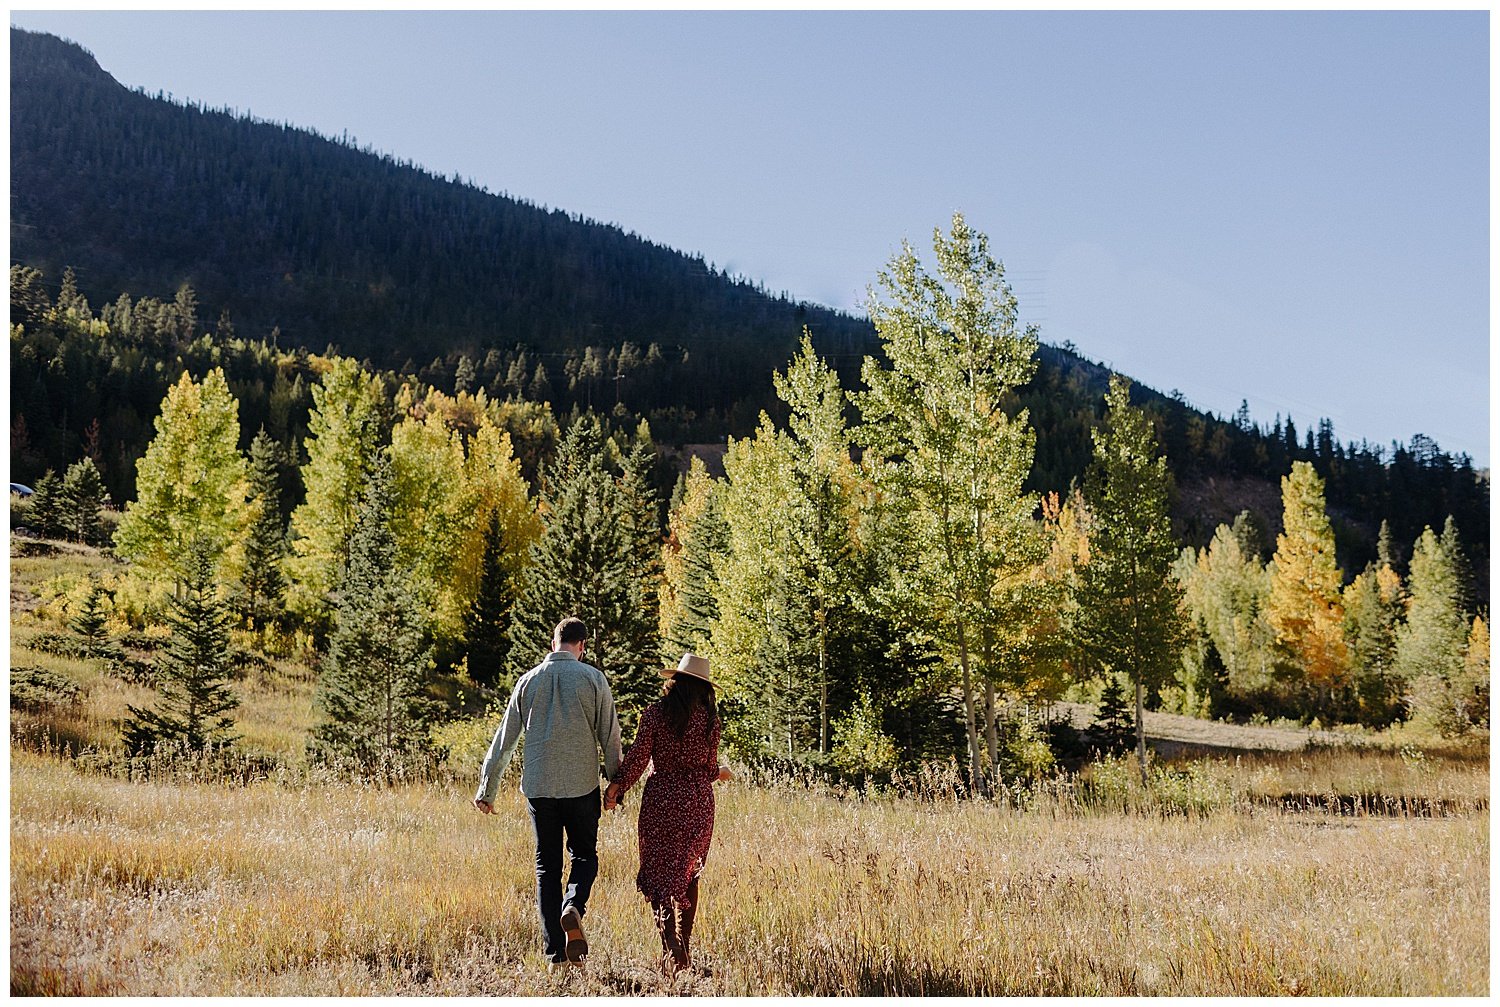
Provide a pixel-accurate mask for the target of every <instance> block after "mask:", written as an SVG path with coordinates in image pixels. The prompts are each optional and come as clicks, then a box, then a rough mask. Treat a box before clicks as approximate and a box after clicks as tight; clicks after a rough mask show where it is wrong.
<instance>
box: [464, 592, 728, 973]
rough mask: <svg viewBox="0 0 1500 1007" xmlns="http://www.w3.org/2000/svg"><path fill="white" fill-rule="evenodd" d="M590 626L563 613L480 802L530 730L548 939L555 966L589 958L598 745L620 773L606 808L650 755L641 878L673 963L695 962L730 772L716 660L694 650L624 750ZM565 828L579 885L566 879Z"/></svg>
mask: <svg viewBox="0 0 1500 1007" xmlns="http://www.w3.org/2000/svg"><path fill="white" fill-rule="evenodd" d="M587 642H588V628H587V627H586V626H585V625H584V624H583V622H582V621H581V620H578V619H571V618H570V619H564V620H563V621H562V622H560V623H558V625H557V629H556V630H555V631H554V633H553V636H552V653H550V654H548V655H547V657H546V658H545V659H544V660H543V661H542V663H541V664H539V665H537V666H536V667H535V668H533V669H531V670H530V671H529V672H527V673H526V674H525V675H522V676H521V679H520V681H518V682H517V683H516V688H515V691H514V692H512V693H511V697H510V703H509V705H508V706H507V707H506V710H505V718H504V720H503V721H502V722H501V724H500V728H499V730H498V731H496V732H495V740H494V741H493V742H492V743H491V744H490V750H489V754H487V755H486V756H485V759H484V765H483V766H482V767H481V769H480V774H479V776H480V779H479V791H478V793H476V794H475V795H474V806H475V807H476V808H478V809H479V810H480V811H481V812H483V813H484V814H487V815H490V814H494V811H495V809H494V803H495V795H496V793H497V792H498V791H499V788H500V777H501V776H502V775H503V774H504V772H505V768H506V766H507V765H509V763H510V760H511V756H512V755H514V754H515V750H516V743H517V742H518V741H519V740H520V738H521V735H522V734H525V736H526V753H525V757H524V759H523V765H522V767H521V793H522V794H523V795H524V796H525V798H526V804H527V809H528V810H529V812H530V814H531V824H532V829H533V831H534V833H535V836H536V902H537V912H538V914H539V915H540V916H541V920H542V935H543V948H544V951H545V953H546V955H547V958H548V960H549V961H550V962H551V963H552V964H553V965H554V967H562V966H564V965H565V964H572V965H581V964H582V963H583V960H584V958H585V957H586V956H587V955H588V941H587V940H586V939H585V937H584V933H583V917H584V914H585V913H586V912H587V907H588V898H589V891H590V890H591V889H592V888H593V884H594V879H595V877H596V876H597V875H598V873H599V859H598V853H597V839H598V833H599V816H600V795H599V753H600V752H601V751H602V752H603V754H604V774H605V776H606V777H608V778H609V780H610V781H611V782H610V784H609V786H608V788H607V789H606V790H605V791H604V797H603V807H604V810H605V811H610V810H613V809H614V808H615V807H617V806H618V805H619V802H620V798H621V797H622V796H623V795H624V793H625V792H626V791H627V790H629V789H630V788H631V786H633V785H634V784H635V782H636V781H637V780H639V779H640V777H641V774H642V773H644V772H645V771H646V766H647V764H648V763H649V764H650V765H651V766H652V773H651V776H650V777H649V778H648V779H647V780H646V789H645V793H644V795H643V796H642V798H641V810H640V817H639V820H638V822H637V825H636V833H637V838H638V840H639V844H640V870H639V872H638V873H637V874H636V880H635V883H636V887H637V888H639V889H640V891H641V894H642V895H644V896H645V897H646V898H647V899H648V900H649V901H650V903H651V911H652V915H653V916H654V918H655V920H656V926H657V930H658V931H659V932H660V935H661V941H662V952H663V954H662V962H663V967H664V969H665V970H666V971H667V973H668V974H673V973H676V972H677V971H678V970H680V969H685V968H687V967H688V966H689V965H690V964H691V951H690V941H691V939H692V935H693V921H694V918H695V917H696V916H697V913H698V876H699V874H700V873H702V871H703V863H704V861H705V860H706V859H707V857H708V845H709V841H710V840H711V839H712V838H713V830H714V794H713V785H714V783H715V782H716V781H719V780H727V779H729V778H730V776H729V770H728V769H727V768H726V767H724V766H721V765H720V764H719V730H720V723H719V715H718V709H717V707H716V705H715V702H714V688H713V683H712V681H711V680H710V678H709V673H708V662H707V661H706V660H704V659H703V658H701V657H699V656H697V655H696V654H684V655H683V657H682V661H681V662H680V663H679V664H678V666H677V667H676V669H674V670H668V671H663V672H662V675H663V676H665V677H666V678H667V682H666V685H665V688H664V689H663V692H662V698H661V699H659V700H657V701H656V702H655V703H653V704H652V705H651V706H649V707H647V708H646V710H645V712H643V713H642V714H641V721H640V726H639V728H638V730H637V732H636V738H635V742H634V743H633V744H632V745H631V746H630V750H629V751H628V752H626V753H624V755H623V757H622V756H621V753H620V721H619V718H618V716H616V713H615V701H614V696H613V695H612V694H611V693H610V689H609V682H608V681H607V680H606V679H605V677H604V674H603V673H602V672H601V671H599V669H597V668H595V667H594V666H592V665H590V664H586V663H584V661H583V652H584V648H585V646H586V645H587ZM565 837H566V845H567V849H568V856H569V858H570V859H571V861H572V863H571V866H570V868H569V871H568V887H567V891H566V892H564V891H563V888H562V867H563V845H564V838H565Z"/></svg>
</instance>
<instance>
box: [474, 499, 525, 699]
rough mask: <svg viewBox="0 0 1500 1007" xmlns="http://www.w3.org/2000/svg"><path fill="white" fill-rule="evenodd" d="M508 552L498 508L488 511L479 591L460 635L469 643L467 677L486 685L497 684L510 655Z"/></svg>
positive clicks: (512, 588)
mask: <svg viewBox="0 0 1500 1007" xmlns="http://www.w3.org/2000/svg"><path fill="white" fill-rule="evenodd" d="M508 552H509V549H508V547H507V543H506V541H505V525H504V524H503V523H502V522H501V520H500V513H499V511H498V510H496V511H492V512H491V514H490V523H489V528H488V530H487V531H486V533H485V537H484V561H483V564H482V567H481V570H480V575H479V592H478V593H477V594H476V595H475V596H474V601H473V603H472V604H471V605H470V606H469V614H468V620H467V622H466V624H465V627H464V638H465V639H466V640H467V641H468V647H469V650H468V668H469V677H470V678H472V679H473V680H474V681H476V682H478V683H479V684H480V685H483V686H485V687H487V688H494V687H495V685H496V684H498V682H499V680H500V678H501V676H502V674H503V672H504V669H505V667H506V664H507V659H508V657H509V655H510V620H511V610H512V609H513V608H514V607H515V603H516V578H515V575H514V574H513V573H512V572H511V570H510V568H509V567H508V566H507V565H506V562H505V559H506V554H507V553H508Z"/></svg>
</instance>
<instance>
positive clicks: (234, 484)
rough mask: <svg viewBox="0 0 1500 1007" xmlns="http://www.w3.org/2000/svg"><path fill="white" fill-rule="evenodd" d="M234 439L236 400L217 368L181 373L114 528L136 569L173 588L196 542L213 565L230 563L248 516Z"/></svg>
mask: <svg viewBox="0 0 1500 1007" xmlns="http://www.w3.org/2000/svg"><path fill="white" fill-rule="evenodd" d="M239 439H240V423H239V403H238V402H237V401H236V400H235V397H234V396H233V395H232V394H231V393H230V391H229V384H228V382H227V380H226V379H225V377H224V371H223V370H222V369H221V368H218V367H216V368H214V369H213V370H211V371H209V372H208V374H207V375H205V376H204V378H203V381H202V383H201V384H200V383H199V382H196V381H194V380H193V379H192V377H191V376H190V375H189V374H188V373H187V372H186V371H184V372H183V374H182V378H181V380H179V381H178V382H177V384H175V385H173V386H172V388H171V389H170V390H169V391H168V392H167V397H166V399H165V401H163V402H162V408H161V415H159V416H158V417H157V418H156V437H155V438H154V439H153V440H152V441H151V444H150V446H149V447H147V449H146V453H145V455H144V456H143V457H142V458H141V459H140V461H139V462H137V463H136V499H135V500H134V501H132V502H130V503H127V504H126V506H125V513H124V515H123V516H122V517H121V518H120V526H119V529H118V530H117V531H116V532H115V552H116V553H117V554H118V555H119V556H120V557H121V558H123V559H127V560H129V561H130V562H131V563H132V564H133V571H134V572H135V573H137V574H139V575H141V576H143V577H144V578H145V579H146V580H147V581H148V582H156V583H158V584H159V585H165V584H170V585H172V586H173V589H174V592H180V590H181V589H182V587H183V585H184V584H185V583H186V581H187V579H188V573H189V571H188V569H187V567H188V565H189V564H190V563H196V562H197V561H196V560H194V559H192V555H193V551H194V549H195V548H199V547H201V548H203V549H206V550H208V555H209V559H210V561H211V562H212V565H213V566H214V567H215V568H216V569H219V568H221V567H222V568H223V569H221V572H228V571H229V570H231V569H232V568H233V566H234V565H235V560H236V559H237V557H236V556H235V555H234V550H235V549H236V547H237V546H238V545H239V541H240V538H241V536H242V534H243V532H244V528H245V526H246V524H247V523H248V517H249V512H248V510H247V509H246V506H245V497H246V485H245V460H244V458H242V457H241V456H240V452H239ZM193 543H197V546H194V545H193ZM195 576H196V574H195Z"/></svg>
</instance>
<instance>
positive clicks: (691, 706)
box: [661, 675, 719, 738]
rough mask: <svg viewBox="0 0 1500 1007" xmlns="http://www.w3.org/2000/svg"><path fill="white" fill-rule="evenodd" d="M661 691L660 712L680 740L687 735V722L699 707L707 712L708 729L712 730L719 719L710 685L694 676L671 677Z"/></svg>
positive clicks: (712, 688) (717, 707) (717, 708)
mask: <svg viewBox="0 0 1500 1007" xmlns="http://www.w3.org/2000/svg"><path fill="white" fill-rule="evenodd" d="M663 690H664V691H663V694H662V698H661V711H662V715H663V716H665V717H666V720H667V726H668V727H670V728H671V729H672V733H673V734H675V735H677V736H678V737H679V738H680V737H682V736H683V735H684V734H686V733H687V726H688V721H690V720H691V719H692V717H693V711H694V710H695V709H697V708H698V707H700V706H701V707H703V708H704V709H705V710H707V711H708V725H709V729H710V730H712V729H713V725H714V722H715V721H717V720H718V719H719V706H718V704H717V703H716V702H714V687H713V686H712V685H710V684H709V683H707V682H705V681H704V680H703V679H701V678H699V677H698V676H696V675H673V676H672V677H671V678H669V679H667V684H666V685H665V686H664V687H663Z"/></svg>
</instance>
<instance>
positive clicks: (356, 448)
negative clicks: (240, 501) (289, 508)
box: [286, 357, 385, 621]
mask: <svg viewBox="0 0 1500 1007" xmlns="http://www.w3.org/2000/svg"><path fill="white" fill-rule="evenodd" d="M312 399H313V409H312V412H311V413H310V414H309V415H308V419H307V437H306V439H305V440H304V441H303V445H302V446H303V450H304V451H306V453H307V462H306V464H304V465H303V466H302V483H303V485H304V486H305V487H306V489H307V497H306V499H305V500H304V501H303V503H302V504H301V505H300V506H298V507H297V509H296V510H295V511H293V512H292V520H291V534H292V543H291V545H292V555H291V556H289V557H287V562H286V572H287V579H288V584H287V607H288V608H289V609H291V610H292V611H293V612H296V613H297V614H299V615H302V616H304V617H306V618H309V619H312V620H314V621H321V620H322V619H324V618H325V617H326V616H327V614H328V612H329V606H330V601H331V594H332V591H333V589H334V586H335V584H336V583H337V581H338V578H339V573H340V571H341V570H343V569H344V567H345V566H347V564H348V562H349V539H350V536H351V535H352V534H353V532H354V525H355V522H356V520H357V519H358V517H359V506H360V499H361V497H362V495H363V494H364V492H365V487H366V484H367V483H368V481H369V474H370V469H371V466H372V465H373V464H374V460H375V456H376V454H377V453H378V452H379V450H380V442H381V439H382V430H381V426H382V424H381V417H380V409H381V406H382V404H383V403H384V401H385V395H384V392H383V391H382V390H381V387H380V383H379V381H378V379H376V378H374V377H372V376H371V375H370V374H368V373H367V372H365V371H364V370H362V369H361V368H360V366H359V364H358V363H356V362H355V361H353V360H350V359H348V358H344V357H339V358H335V359H334V360H333V361H332V363H331V364H330V365H329V368H328V370H327V372H326V373H325V374H324V375H323V380H322V381H321V383H319V384H318V385H315V386H313V389H312Z"/></svg>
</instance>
